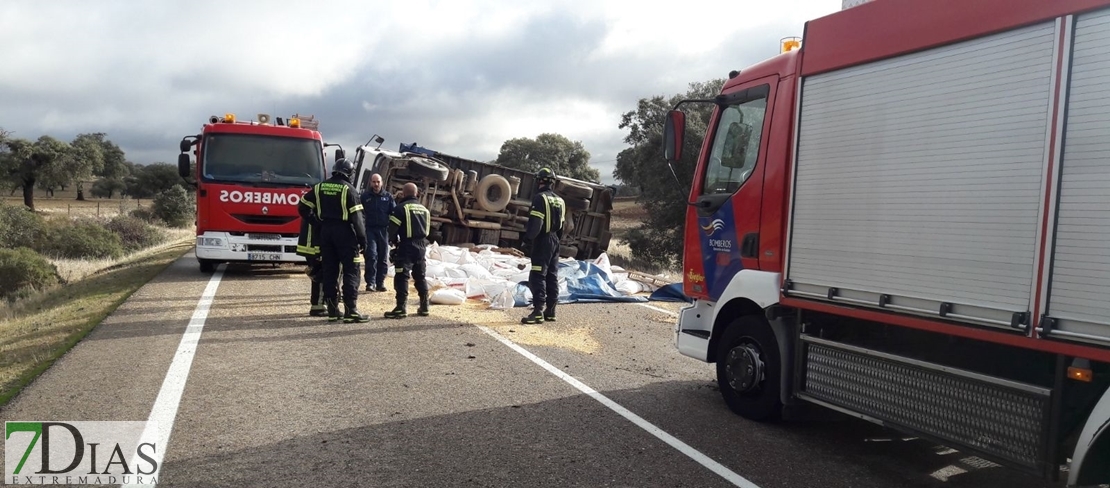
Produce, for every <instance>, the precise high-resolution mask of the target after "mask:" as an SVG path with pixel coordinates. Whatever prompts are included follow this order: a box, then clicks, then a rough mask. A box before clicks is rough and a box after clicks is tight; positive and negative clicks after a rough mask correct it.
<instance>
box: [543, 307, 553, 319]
mask: <svg viewBox="0 0 1110 488" xmlns="http://www.w3.org/2000/svg"><path fill="white" fill-rule="evenodd" d="M543 321H544V322H554V321H555V304H554V303H549V304H547V308H545V309H544V310H543Z"/></svg>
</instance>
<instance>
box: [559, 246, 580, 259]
mask: <svg viewBox="0 0 1110 488" xmlns="http://www.w3.org/2000/svg"><path fill="white" fill-rule="evenodd" d="M559 257H561V258H574V259H578V248H577V247H574V246H559Z"/></svg>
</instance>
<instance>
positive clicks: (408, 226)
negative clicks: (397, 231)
mask: <svg viewBox="0 0 1110 488" xmlns="http://www.w3.org/2000/svg"><path fill="white" fill-rule="evenodd" d="M405 237H408V238H409V239H412V208H411V207H410V206H409V205H405Z"/></svg>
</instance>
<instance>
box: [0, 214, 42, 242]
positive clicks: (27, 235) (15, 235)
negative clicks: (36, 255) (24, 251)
mask: <svg viewBox="0 0 1110 488" xmlns="http://www.w3.org/2000/svg"><path fill="white" fill-rule="evenodd" d="M45 229H46V221H45V219H43V218H42V216H41V215H39V214H37V213H34V212H32V211H30V210H28V209H27V208H26V207H23V206H13V205H6V204H3V203H0V247H5V248H8V249H15V248H17V247H31V248H34V247H36V243H37V242H39V241H41V240H42V237H43V232H44V231H45Z"/></svg>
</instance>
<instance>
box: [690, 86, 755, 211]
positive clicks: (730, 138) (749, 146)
mask: <svg viewBox="0 0 1110 488" xmlns="http://www.w3.org/2000/svg"><path fill="white" fill-rule="evenodd" d="M766 111H767V97H766V95H764V96H762V97H760V98H756V99H750V100H744V101H741V102H739V103H735V104H731V105H728V106H726V107H724V108H723V109H722V110H721V116H720V118H719V121H718V124H717V129H716V132H715V134H714V135H713V149H712V152H710V154H709V164H708V167H707V168H706V171H705V184H704V185H703V186H702V194H704V195H715V194H731V193H735V192H736V190H738V189H740V186H741V185H743V184H744V181H745V180H747V179H748V177H749V176H751V174H752V170H754V169H755V162H756V160H757V159H759V140H760V136H761V135H762V134H763V116H764V113H765V112H766Z"/></svg>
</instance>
